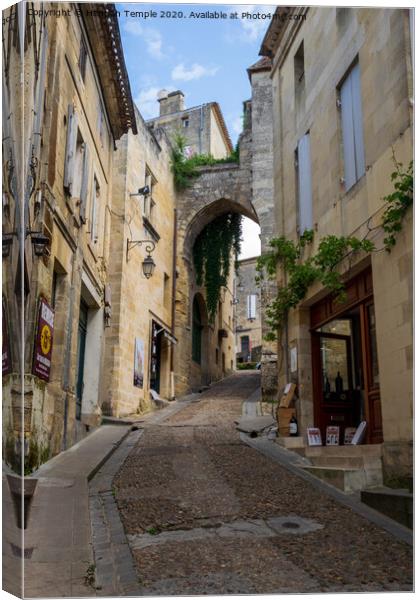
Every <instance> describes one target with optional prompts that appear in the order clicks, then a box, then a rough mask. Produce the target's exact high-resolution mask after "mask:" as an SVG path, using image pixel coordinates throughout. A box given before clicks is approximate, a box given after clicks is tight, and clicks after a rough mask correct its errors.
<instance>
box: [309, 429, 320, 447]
mask: <svg viewBox="0 0 420 600" xmlns="http://www.w3.org/2000/svg"><path fill="white" fill-rule="evenodd" d="M306 433H307V435H308V445H309V446H322V438H321V431H320V430H319V429H318V427H308V429H307V430H306Z"/></svg>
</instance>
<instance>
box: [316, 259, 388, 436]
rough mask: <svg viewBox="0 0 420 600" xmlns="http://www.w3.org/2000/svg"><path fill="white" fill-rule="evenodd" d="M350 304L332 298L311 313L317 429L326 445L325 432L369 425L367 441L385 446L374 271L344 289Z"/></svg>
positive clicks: (317, 306) (358, 278) (325, 300)
mask: <svg viewBox="0 0 420 600" xmlns="http://www.w3.org/2000/svg"><path fill="white" fill-rule="evenodd" d="M345 291H346V299H345V301H344V302H339V301H337V299H335V298H334V297H333V296H332V295H330V296H328V297H326V298H324V299H323V300H322V301H320V302H318V303H317V304H315V305H313V306H312V307H311V337H312V375H313V398H314V421H315V423H314V424H315V427H319V429H320V430H321V435H322V438H323V442H324V443H325V435H326V428H327V427H328V426H338V427H339V428H340V444H343V443H344V435H345V430H346V428H357V427H358V426H359V424H360V423H361V422H362V421H366V424H367V426H366V435H365V439H364V441H365V442H366V443H369V444H379V443H382V442H383V435H382V414H381V394H380V385H379V368H378V355H377V348H376V327H375V304H374V297H373V284H372V271H371V269H370V268H369V269H366V270H365V271H363V272H362V273H360V274H359V275H358V276H357V277H354V278H353V279H352V280H350V281H349V282H348V283H347V285H346V290H345Z"/></svg>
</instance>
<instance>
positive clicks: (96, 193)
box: [90, 177, 100, 244]
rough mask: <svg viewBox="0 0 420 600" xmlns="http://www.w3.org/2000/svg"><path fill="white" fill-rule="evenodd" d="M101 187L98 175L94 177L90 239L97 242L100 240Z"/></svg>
mask: <svg viewBox="0 0 420 600" xmlns="http://www.w3.org/2000/svg"><path fill="white" fill-rule="evenodd" d="M99 198H100V187H99V183H98V180H97V179H96V177H94V178H93V186H92V204H91V208H90V239H91V241H92V242H93V243H94V244H96V242H97V241H98V213H99Z"/></svg>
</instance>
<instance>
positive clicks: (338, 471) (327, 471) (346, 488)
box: [303, 466, 366, 493]
mask: <svg viewBox="0 0 420 600" xmlns="http://www.w3.org/2000/svg"><path fill="white" fill-rule="evenodd" d="M303 468H304V469H305V471H308V472H309V473H311V474H312V475H315V477H318V478H319V479H321V480H322V481H325V483H329V484H330V485H333V486H334V487H336V488H338V489H339V490H341V491H343V492H346V493H352V492H357V491H360V490H361V489H363V488H365V487H366V474H365V472H364V471H363V469H346V468H340V467H316V466H310V467H303Z"/></svg>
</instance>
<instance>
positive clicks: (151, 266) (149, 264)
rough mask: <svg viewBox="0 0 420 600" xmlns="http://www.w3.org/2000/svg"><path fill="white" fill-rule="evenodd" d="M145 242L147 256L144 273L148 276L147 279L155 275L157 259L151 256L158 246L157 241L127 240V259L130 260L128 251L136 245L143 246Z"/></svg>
mask: <svg viewBox="0 0 420 600" xmlns="http://www.w3.org/2000/svg"><path fill="white" fill-rule="evenodd" d="M143 244H144V246H145V248H146V252H147V256H146V258H145V259H144V260H143V263H142V268H143V275H144V276H145V277H146V279H150V277H151V276H152V275H153V272H154V270H155V266H156V264H155V261H154V260H153V258H152V256H151V253H152V252H153V251H154V249H155V248H156V244H155V242H152V241H151V240H127V254H126V260H127V262H128V253H129V252H130V250H132V249H133V248H134V247H135V246H142V245H143Z"/></svg>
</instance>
